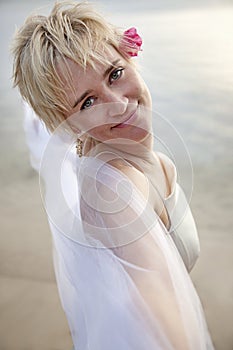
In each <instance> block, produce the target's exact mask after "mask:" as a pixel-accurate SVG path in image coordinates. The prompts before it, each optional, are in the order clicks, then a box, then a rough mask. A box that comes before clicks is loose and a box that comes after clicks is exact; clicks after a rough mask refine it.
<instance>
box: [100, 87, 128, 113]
mask: <svg viewBox="0 0 233 350" xmlns="http://www.w3.org/2000/svg"><path fill="white" fill-rule="evenodd" d="M128 102H129V100H128V98H127V97H126V96H124V95H123V94H122V93H121V92H120V91H109V90H108V92H106V96H105V103H107V110H108V115H109V117H117V116H119V115H123V114H124V113H125V112H126V110H127V106H128Z"/></svg>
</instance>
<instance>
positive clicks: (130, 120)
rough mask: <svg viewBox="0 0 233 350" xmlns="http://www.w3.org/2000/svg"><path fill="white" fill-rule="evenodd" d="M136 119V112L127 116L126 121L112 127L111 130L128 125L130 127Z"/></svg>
mask: <svg viewBox="0 0 233 350" xmlns="http://www.w3.org/2000/svg"><path fill="white" fill-rule="evenodd" d="M136 117H137V110H136V111H134V112H133V114H131V115H130V116H129V118H128V119H126V120H125V121H124V122H123V123H120V124H117V125H115V126H113V128H125V127H127V126H128V125H131V123H132V122H134V120H135V119H136Z"/></svg>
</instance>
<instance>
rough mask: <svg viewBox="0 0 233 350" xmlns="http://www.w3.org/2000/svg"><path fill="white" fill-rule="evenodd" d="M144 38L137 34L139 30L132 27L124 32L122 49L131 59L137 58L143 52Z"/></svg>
mask: <svg viewBox="0 0 233 350" xmlns="http://www.w3.org/2000/svg"><path fill="white" fill-rule="evenodd" d="M141 46H142V38H141V37H140V35H138V33H137V29H136V28H134V27H132V28H129V29H127V30H126V31H125V32H124V35H123V38H122V43H121V47H122V48H123V50H124V51H125V52H126V53H127V54H128V55H129V56H131V57H133V56H137V55H138V51H142V49H141Z"/></svg>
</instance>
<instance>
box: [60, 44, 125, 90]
mask: <svg viewBox="0 0 233 350" xmlns="http://www.w3.org/2000/svg"><path fill="white" fill-rule="evenodd" d="M116 60H121V61H124V58H123V56H121V55H120V54H119V53H118V52H117V51H116V50H115V49H114V48H113V47H108V48H105V49H104V51H103V57H102V58H101V59H97V58H96V59H93V60H91V62H90V63H88V62H87V65H86V67H83V66H82V65H80V64H79V63H78V62H76V61H75V60H74V59H71V58H64V59H60V60H59V61H58V64H57V72H58V74H59V76H60V78H61V80H62V81H63V82H64V84H65V86H67V85H69V83H70V81H73V80H74V79H76V78H78V79H82V78H83V79H84V80H85V79H86V80H88V79H92V78H93V76H98V75H101V74H102V72H103V71H104V70H105V69H106V68H107V67H108V66H111V65H112V64H113V62H115V61H116ZM67 83H68V84H67Z"/></svg>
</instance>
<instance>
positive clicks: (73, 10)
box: [12, 2, 127, 131]
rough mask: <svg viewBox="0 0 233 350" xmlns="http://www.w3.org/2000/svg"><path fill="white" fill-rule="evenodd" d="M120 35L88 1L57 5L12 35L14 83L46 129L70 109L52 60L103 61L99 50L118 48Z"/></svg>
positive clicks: (62, 117) (28, 20) (83, 65)
mask: <svg viewBox="0 0 233 350" xmlns="http://www.w3.org/2000/svg"><path fill="white" fill-rule="evenodd" d="M121 39H122V32H121V30H120V29H118V28H117V27H115V26H113V25H111V24H109V23H108V22H107V21H106V20H105V19H104V17H103V16H101V15H100V14H98V13H97V12H96V11H95V10H94V9H93V7H92V5H90V4H89V3H87V2H81V3H75V2H60V3H56V4H55V6H54V7H53V9H52V11H51V14H50V15H49V16H48V17H46V16H40V15H33V16H29V17H28V18H27V19H26V21H25V23H24V25H23V26H22V27H21V28H20V29H19V30H18V32H17V33H16V34H15V37H14V41H13V44H12V52H13V55H14V65H13V80H14V86H18V88H19V91H20V93H21V95H22V97H23V98H24V99H25V100H26V101H27V102H28V103H29V104H30V105H31V107H32V108H33V109H34V111H35V113H36V114H37V115H38V116H39V117H40V118H41V119H42V120H43V121H44V123H45V125H46V126H47V128H48V129H49V130H50V131H53V130H55V129H56V127H57V126H58V125H59V124H60V123H61V122H63V121H64V119H65V112H67V111H68V109H69V108H70V107H71V106H69V104H68V99H67V96H66V94H65V92H64V82H62V80H61V77H60V76H59V74H58V71H57V62H58V60H62V61H64V62H65V59H66V58H67V57H68V58H70V59H72V60H73V61H75V62H76V63H77V64H79V65H80V66H82V67H83V68H84V69H85V67H87V66H88V65H90V66H91V67H93V68H95V65H94V63H95V62H96V61H97V62H101V63H105V62H106V58H105V55H104V48H107V47H108V46H109V45H111V46H113V47H114V48H115V49H116V50H117V51H118V52H119V53H120V54H121V55H122V56H123V57H125V58H126V59H127V56H126V55H125V54H124V52H122V50H120V49H119V47H120V42H121Z"/></svg>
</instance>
